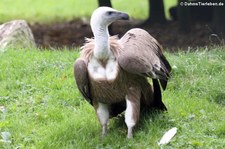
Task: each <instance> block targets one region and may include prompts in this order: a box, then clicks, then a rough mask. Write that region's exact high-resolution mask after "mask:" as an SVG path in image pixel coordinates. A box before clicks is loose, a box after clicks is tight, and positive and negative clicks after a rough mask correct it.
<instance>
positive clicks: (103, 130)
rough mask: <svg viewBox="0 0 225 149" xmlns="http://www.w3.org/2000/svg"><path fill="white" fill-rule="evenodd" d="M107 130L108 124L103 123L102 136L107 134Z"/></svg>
mask: <svg viewBox="0 0 225 149" xmlns="http://www.w3.org/2000/svg"><path fill="white" fill-rule="evenodd" d="M106 132H107V125H103V126H102V138H103V137H105V136H106Z"/></svg>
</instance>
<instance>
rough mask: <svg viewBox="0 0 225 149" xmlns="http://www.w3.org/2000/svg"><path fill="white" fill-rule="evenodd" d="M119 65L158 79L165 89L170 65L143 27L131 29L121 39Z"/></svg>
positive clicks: (155, 41) (158, 45)
mask: <svg viewBox="0 0 225 149" xmlns="http://www.w3.org/2000/svg"><path fill="white" fill-rule="evenodd" d="M120 42H121V44H122V50H121V53H120V55H119V57H118V62H119V65H120V66H121V67H122V68H123V69H124V70H126V71H128V72H130V73H133V74H138V75H142V76H146V77H150V78H152V79H159V81H160V84H161V86H162V88H163V89H164V90H165V89H166V86H167V81H168V79H169V77H170V72H171V66H170V64H169V62H168V61H167V59H166V58H165V56H164V55H163V53H162V47H161V46H160V44H159V43H158V42H157V40H155V39H154V38H153V37H152V36H151V35H150V34H149V33H148V32H146V31H145V30H143V29H137V28H136V29H131V30H129V31H128V32H127V33H126V34H125V35H124V36H123V37H122V38H121V39H120Z"/></svg>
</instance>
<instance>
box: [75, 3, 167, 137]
mask: <svg viewBox="0 0 225 149" xmlns="http://www.w3.org/2000/svg"><path fill="white" fill-rule="evenodd" d="M109 12H110V13H109ZM112 12H113V13H115V14H114V16H110V15H111V13H112ZM109 14H110V15H109ZM97 15H102V16H99V17H100V18H105V19H106V21H105V22H104V21H102V20H100V21H99V20H97V21H96V20H93V19H95V18H96V16H97ZM105 16H107V17H105ZM108 18H109V19H108ZM107 19H108V20H107ZM119 19H123V20H125V19H128V16H127V14H125V13H122V12H119V11H117V10H114V9H111V8H108V7H100V8H98V9H97V10H96V11H95V12H94V13H93V15H92V20H91V26H92V30H93V33H94V36H95V38H94V39H86V43H85V45H84V46H83V47H82V48H81V50H82V51H81V56H80V57H79V58H78V59H77V60H76V62H75V65H74V75H75V80H76V83H77V86H78V89H79V90H80V92H81V93H82V95H83V96H84V98H85V99H86V100H87V101H88V102H89V103H90V104H91V105H93V106H94V108H95V110H96V113H97V116H98V118H99V121H100V123H101V125H102V134H103V135H105V133H106V129H107V122H108V119H109V117H114V116H117V115H118V114H120V113H122V112H123V111H124V110H125V122H126V124H127V127H128V134H127V136H128V138H130V137H132V128H133V127H134V126H135V125H136V123H137V122H138V120H139V115H140V111H141V110H142V109H150V108H152V107H155V108H157V109H160V110H166V107H165V105H164V104H163V102H162V99H161V90H160V86H159V83H158V80H159V81H160V84H161V86H162V88H163V89H166V86H167V80H168V79H169V75H170V71H171V67H170V65H169V63H168V61H167V60H166V58H165V57H164V55H163V54H162V47H161V46H160V44H159V43H158V42H157V41H156V40H155V39H154V38H153V37H152V36H151V35H149V34H148V33H147V32H146V31H144V30H142V29H137V28H136V29H131V30H130V31H128V32H127V33H126V34H125V35H124V36H123V37H122V38H121V39H118V38H117V36H112V37H109V35H108V31H107V26H108V25H109V24H110V23H112V22H113V21H115V20H119ZM101 21H102V22H103V23H102V22H101ZM107 21H108V22H107ZM96 22H98V23H96ZM99 22H100V23H99ZM94 25H95V26H94ZM98 26H99V27H98ZM105 27H106V29H104V28H105ZM105 32H106V33H105ZM147 77H149V78H152V80H153V81H152V82H153V87H152V86H151V85H150V84H149V82H148V80H147Z"/></svg>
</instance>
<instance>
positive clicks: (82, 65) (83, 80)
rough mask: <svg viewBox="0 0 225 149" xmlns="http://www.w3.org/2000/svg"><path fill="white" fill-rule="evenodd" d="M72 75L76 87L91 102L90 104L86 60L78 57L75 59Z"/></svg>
mask: <svg viewBox="0 0 225 149" xmlns="http://www.w3.org/2000/svg"><path fill="white" fill-rule="evenodd" d="M74 77H75V81H76V84H77V87H78V89H79V91H80V92H81V94H82V95H83V97H84V98H85V99H86V100H87V101H88V102H89V103H90V104H91V105H93V104H92V99H91V94H90V88H89V78H88V71H87V64H86V62H85V61H84V60H83V59H81V58H78V59H77V60H76V61H75V64H74Z"/></svg>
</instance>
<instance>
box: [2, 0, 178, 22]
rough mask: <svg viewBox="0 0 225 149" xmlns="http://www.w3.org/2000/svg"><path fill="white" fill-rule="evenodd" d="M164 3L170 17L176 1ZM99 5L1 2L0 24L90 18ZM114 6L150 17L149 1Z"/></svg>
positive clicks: (55, 0) (84, 0)
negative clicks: (171, 8)
mask: <svg viewBox="0 0 225 149" xmlns="http://www.w3.org/2000/svg"><path fill="white" fill-rule="evenodd" d="M164 1H165V10H166V16H167V17H169V13H168V9H169V7H171V6H173V5H175V4H176V0H164ZM127 3H129V5H128V4H127ZM97 5H98V4H97V0H1V2H0V23H1V22H6V21H9V20H13V19H25V20H27V21H28V22H30V23H32V22H43V23H46V22H47V23H50V22H55V21H65V20H71V19H75V18H80V17H81V16H82V17H88V16H90V15H91V13H92V11H93V10H94V9H95V8H96V7H97ZM112 5H113V7H114V8H116V9H119V10H121V11H125V12H128V14H129V15H130V16H132V17H134V18H140V19H145V18H147V16H148V0H141V1H138V2H137V1H136V0H112Z"/></svg>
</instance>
